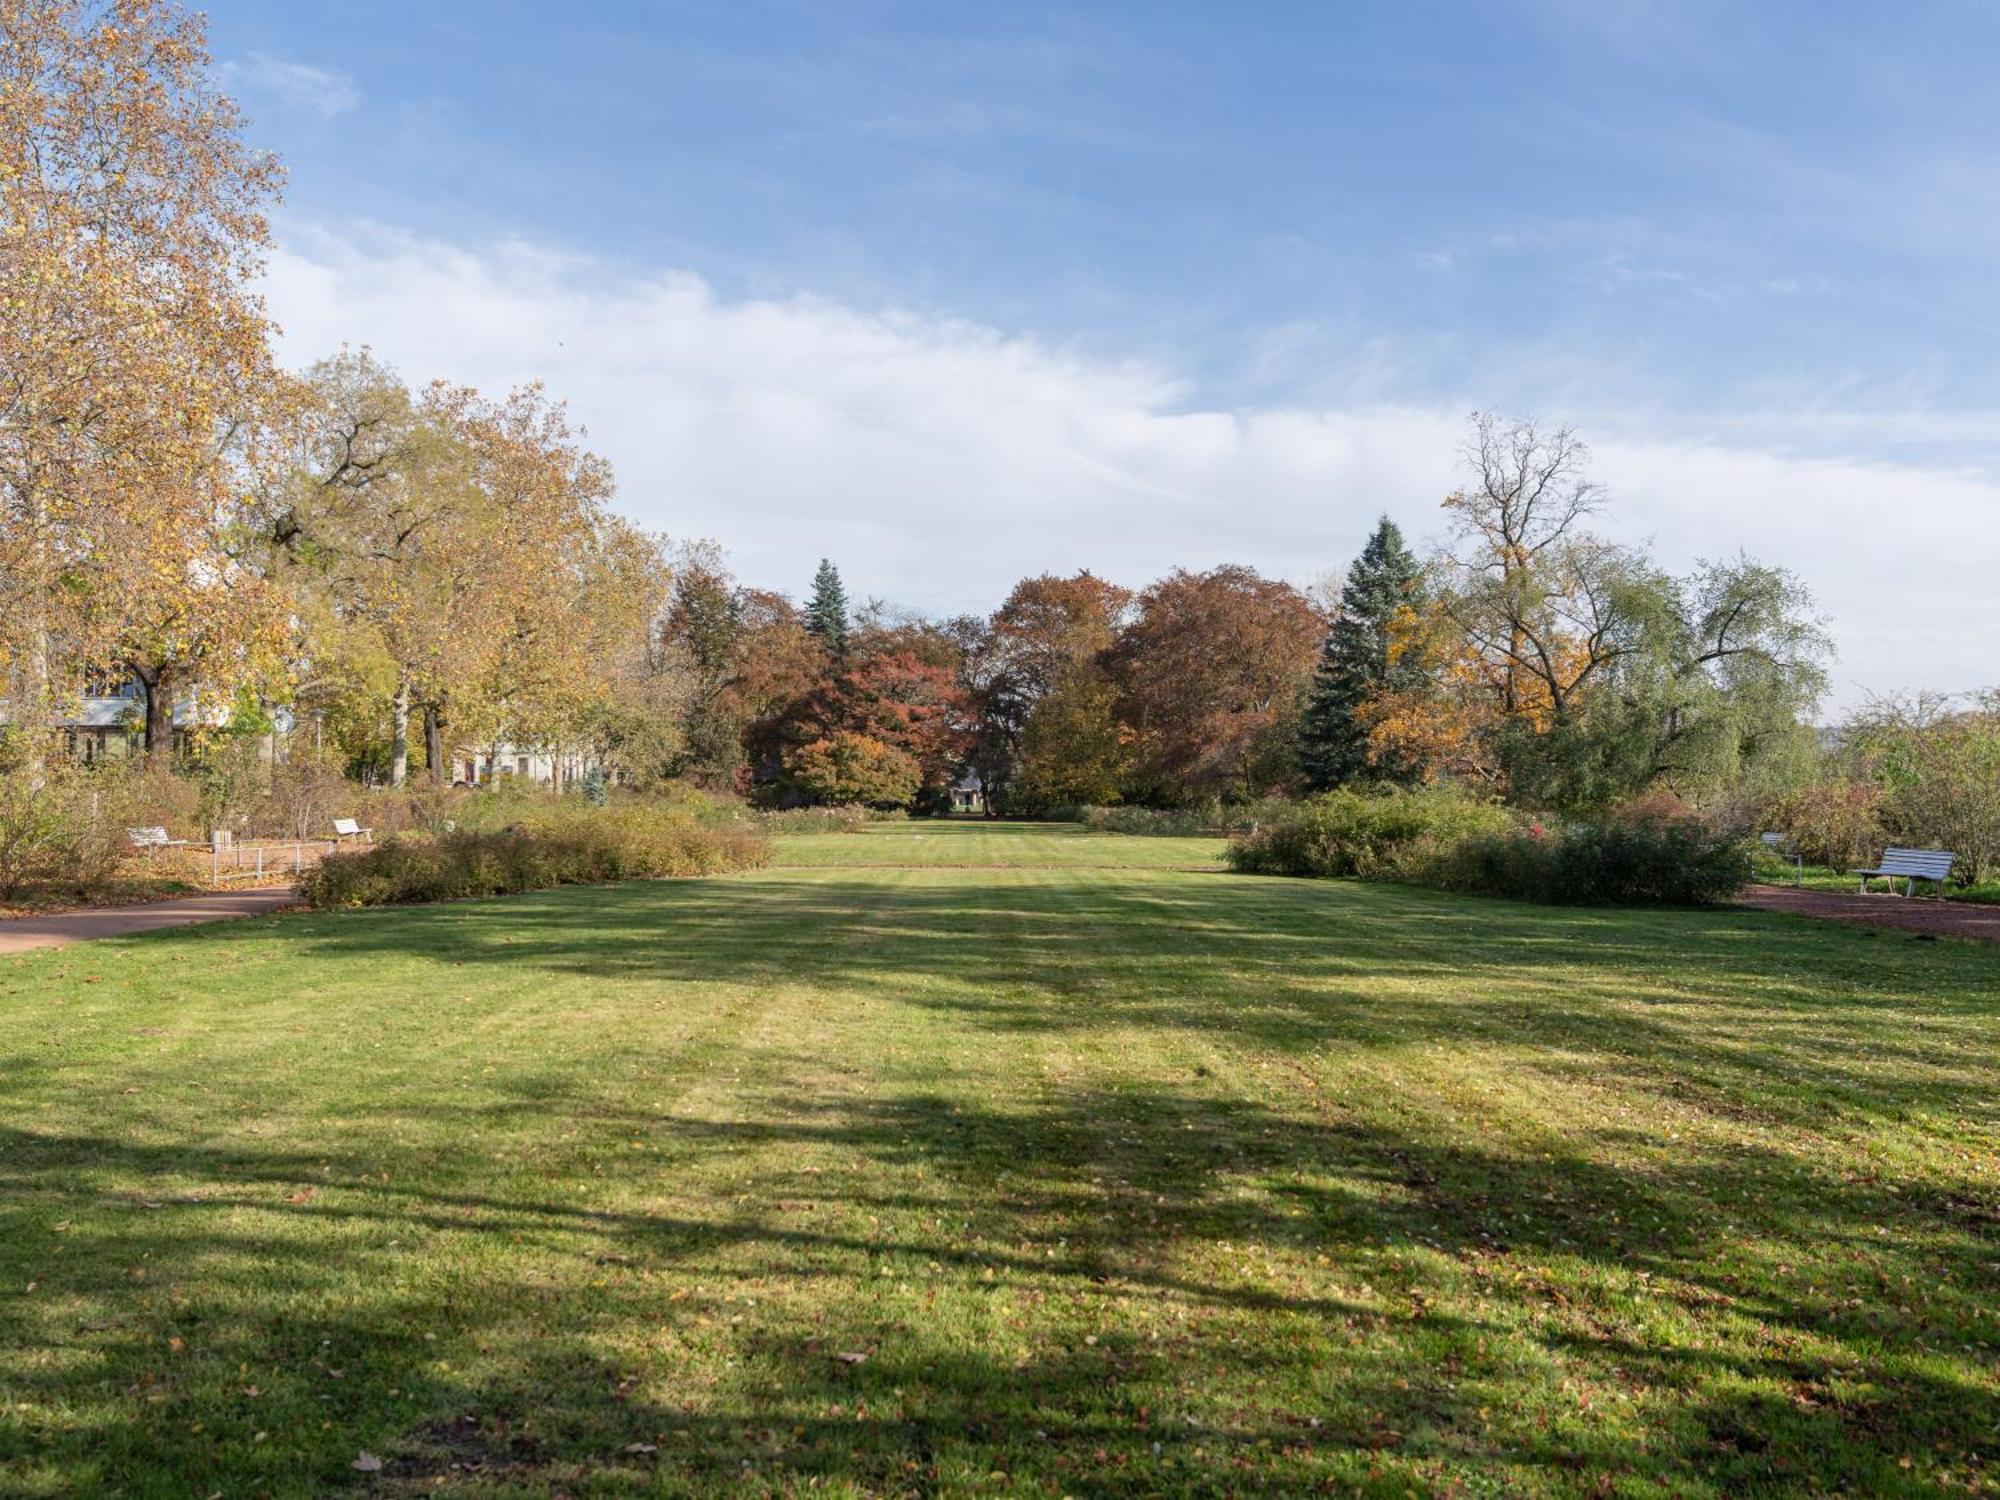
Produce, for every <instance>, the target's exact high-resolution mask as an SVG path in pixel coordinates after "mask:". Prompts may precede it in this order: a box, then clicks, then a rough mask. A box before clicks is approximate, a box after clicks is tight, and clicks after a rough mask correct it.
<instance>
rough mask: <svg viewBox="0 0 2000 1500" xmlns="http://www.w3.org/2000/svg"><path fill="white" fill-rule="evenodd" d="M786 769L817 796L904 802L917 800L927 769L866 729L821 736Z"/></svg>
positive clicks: (892, 804)
mask: <svg viewBox="0 0 2000 1500" xmlns="http://www.w3.org/2000/svg"><path fill="white" fill-rule="evenodd" d="M786 769H787V770H788V771H789V772H790V773H791V779H792V781H793V783H794V784H795V785H796V786H798V787H799V789H800V790H801V791H803V792H805V793H806V795H807V796H809V797H811V798H812V799H813V800H814V801H815V802H825V803H832V804H836V805H837V804H840V803H845V802H859V803H862V804H864V805H866V806H868V807H904V806H908V805H909V803H911V802H912V801H914V800H915V798H916V795H917V791H918V788H919V787H920V786H921V785H922V783H923V773H922V771H921V769H920V768H919V767H918V765H917V762H916V760H915V758H914V757H912V756H911V755H910V754H908V752H906V751H903V750H900V749H898V748H897V747H896V746H894V745H888V744H884V743H883V742H882V741H880V740H876V739H870V738H869V737H868V736H867V735H865V734H850V733H846V732H843V733H840V734H836V735H834V736H833V737H832V738H831V739H825V740H815V741H813V743H812V744H810V745H807V746H806V747H805V748H804V749H802V750H800V751H798V752H797V753H796V754H795V755H793V756H792V757H791V759H790V761H789V762H788V763H787V766H786Z"/></svg>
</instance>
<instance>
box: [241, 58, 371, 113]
mask: <svg viewBox="0 0 2000 1500" xmlns="http://www.w3.org/2000/svg"><path fill="white" fill-rule="evenodd" d="M221 72H222V76H223V79H224V81H225V82H226V83H227V85H228V86H229V87H230V88H231V89H234V90H235V91H237V92H238V93H242V94H248V95H254V96H257V97H261V98H266V99H272V100H275V101H277V102H278V103H280V104H283V105H285V106H286V107H288V108H291V109H298V110H304V111H307V112H309V113H312V114H316V115H318V116H319V118H320V119H322V120H331V119H332V118H333V117H334V116H336V115H340V114H345V113H346V112H347V111H348V110H350V109H353V108H354V107H355V106H356V105H358V104H359V103H360V102H361V90H360V88H359V87H358V86H357V85H356V84H355V82H354V80H353V79H352V78H351V77H349V76H348V75H347V74H345V73H342V72H339V71H338V70H336V69H333V68H319V67H314V66H313V65H312V64H311V63H302V62H290V61H287V60H286V59H284V58H282V57H270V56H267V55H266V54H264V53H262V52H253V53H251V54H250V55H249V56H248V57H244V58H237V59H232V60H230V61H228V62H225V63H223V64H222V69H221Z"/></svg>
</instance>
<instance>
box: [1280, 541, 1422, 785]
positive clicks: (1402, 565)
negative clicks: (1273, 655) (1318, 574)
mask: <svg viewBox="0 0 2000 1500" xmlns="http://www.w3.org/2000/svg"><path fill="white" fill-rule="evenodd" d="M1422 602H1423V568H1422V566H1421V565H1420V564H1419V563H1418V562H1417V559H1416V558H1415V557H1414V556H1413V555H1412V554H1411V552H1410V549H1409V548H1408V547H1407V546H1405V545H1404V543H1403V533H1402V532H1401V531H1399V530H1398V529H1397V527H1396V523H1395V522H1394V521H1391V520H1390V519H1389V518H1388V517H1387V516H1384V517H1383V518H1382V519H1381V521H1380V522H1379V523H1377V525H1376V527H1375V534H1374V535H1373V536H1371V537H1369V539H1368V545H1367V546H1366V547H1364V548H1363V549H1362V551H1361V556H1360V557H1358V558H1356V559H1355V561H1354V565H1353V566H1352V567H1350V568H1349V569H1348V570H1347V586H1346V588H1344V589H1343V590H1342V591H1341V595H1340V611H1339V613H1338V614H1337V615H1335V617H1334V622H1333V628H1332V630H1330V631H1328V632H1327V637H1326V645H1325V647H1324V648H1323V649H1322V651H1321V652H1320V659H1319V668H1318V671H1317V672H1316V673H1315V674H1314V676H1313V685H1312V690H1311V692H1310V693H1308V694H1307V697H1306V705H1305V711H1304V714H1303V715H1302V717H1301V720H1300V725H1299V771H1300V773H1301V774H1302V775H1303V776H1304V778H1305V781H1306V785H1307V786H1308V787H1309V788H1310V789H1312V790H1313V791H1325V790H1326V789H1327V788H1328V787H1335V786H1339V785H1341V784H1342V783H1343V782H1348V781H1352V780H1354V779H1355V778H1356V777H1359V776H1362V775H1364V774H1366V773H1367V772H1368V771H1369V770H1370V767H1369V763H1368V728H1367V725H1366V724H1364V723H1363V722H1362V720H1361V710H1362V708H1363V707H1364V706H1365V705H1366V704H1367V702H1368V700H1369V699H1370V698H1372V697H1374V696H1375V695H1376V694H1377V693H1379V692H1381V691H1383V690H1384V689H1395V688H1398V687H1402V686H1408V684H1404V683H1398V682H1396V681H1393V680H1392V678H1394V677H1395V676H1397V675H1399V674H1398V673H1397V672H1396V670H1395V669H1393V668H1392V667H1391V665H1390V662H1389V626H1390V622H1391V621H1392V620H1393V619H1394V618H1395V615H1396V612H1397V611H1398V610H1400V609H1405V608H1408V607H1411V606H1414V605H1417V604H1420V603H1422ZM1375 769H1376V771H1377V773H1378V774H1381V773H1382V770H1383V768H1380V767H1377V768H1375ZM1388 774H1390V775H1391V776H1392V777H1394V776H1395V775H1396V773H1395V771H1394V770H1393V769H1391V770H1390V771H1389V772H1388Z"/></svg>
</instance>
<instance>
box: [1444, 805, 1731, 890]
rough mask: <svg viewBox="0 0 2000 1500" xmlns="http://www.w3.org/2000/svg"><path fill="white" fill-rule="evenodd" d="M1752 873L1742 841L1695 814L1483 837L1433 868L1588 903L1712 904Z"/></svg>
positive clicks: (1467, 882) (1465, 885) (1462, 879)
mask: <svg viewBox="0 0 2000 1500" xmlns="http://www.w3.org/2000/svg"><path fill="white" fill-rule="evenodd" d="M1750 874H1751V859H1750V850H1749V848H1748V846H1747V845H1746V844H1744V842H1743V841H1742V840H1741V839H1739V838H1736V837H1734V836H1733V835H1730V834H1726V833H1718V832H1715V831H1713V830H1711V829H1709V828H1706V827H1704V826H1703V825H1702V824H1701V823H1699V822H1697V821H1695V820H1694V819H1690V818H1681V819H1667V820H1656V821H1651V822H1604V823H1584V824H1578V825H1576V826H1574V827H1570V828H1565V829H1561V830H1557V831H1547V830H1543V829H1541V828H1540V827H1539V826H1537V827H1531V828H1529V829H1528V830H1527V831H1525V832H1520V831H1512V832H1506V833H1488V834H1478V835H1474V836H1472V837H1470V838H1466V839H1462V840H1460V841H1459V842H1458V843H1457V844H1456V845H1454V846H1453V847H1452V848H1451V849H1449V850H1447V851H1445V852H1444V854H1443V855H1442V856H1441V857H1440V858H1439V859H1438V860H1437V861H1436V862H1435V863H1434V865H1433V867H1432V870H1431V877H1432V879H1433V880H1434V881H1435V882H1436V883H1437V884H1439V885H1443V886H1446V887H1448V888H1450V889H1452V890H1460V891H1472V892H1477V893H1479V894H1481V895H1488V896H1513V897H1516V898H1518V899H1520V900H1524V901H1546V902H1554V903H1558V904H1562V905H1586V906H1622V905H1652V906H1710V905H1714V904H1717V903H1719V902H1722V901H1726V900H1728V899H1729V898H1730V897H1731V896H1733V895H1735V894H1736V893H1737V892H1738V891H1740V890H1742V889H1743V887H1744V886H1746V885H1748V884H1749V882H1750Z"/></svg>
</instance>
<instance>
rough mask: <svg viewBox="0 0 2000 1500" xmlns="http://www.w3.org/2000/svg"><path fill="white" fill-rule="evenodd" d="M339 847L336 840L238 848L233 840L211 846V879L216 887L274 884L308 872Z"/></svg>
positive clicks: (283, 841) (270, 842) (278, 841)
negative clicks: (249, 882) (234, 883)
mask: <svg viewBox="0 0 2000 1500" xmlns="http://www.w3.org/2000/svg"><path fill="white" fill-rule="evenodd" d="M336 847H338V845H337V844H336V842H335V841H334V840H333V839H273V840H268V841H266V840H261V839H260V840H258V841H257V842H255V843H249V844H239V843H237V842H236V841H235V840H234V839H228V840H220V839H219V840H217V841H216V842H215V843H213V844H211V845H209V875H210V878H211V879H213V880H214V882H215V883H216V884H217V885H220V884H222V883H223V882H224V881H225V880H254V881H263V880H273V879H276V878H277V877H279V876H281V875H291V876H297V875H298V874H299V873H300V872H301V871H303V870H309V869H311V868H312V867H313V866H314V865H316V864H318V863H319V862H320V860H321V859H322V858H324V857H325V856H326V855H328V854H330V853H332V852H333V850H334V849H335V848H336Z"/></svg>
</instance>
